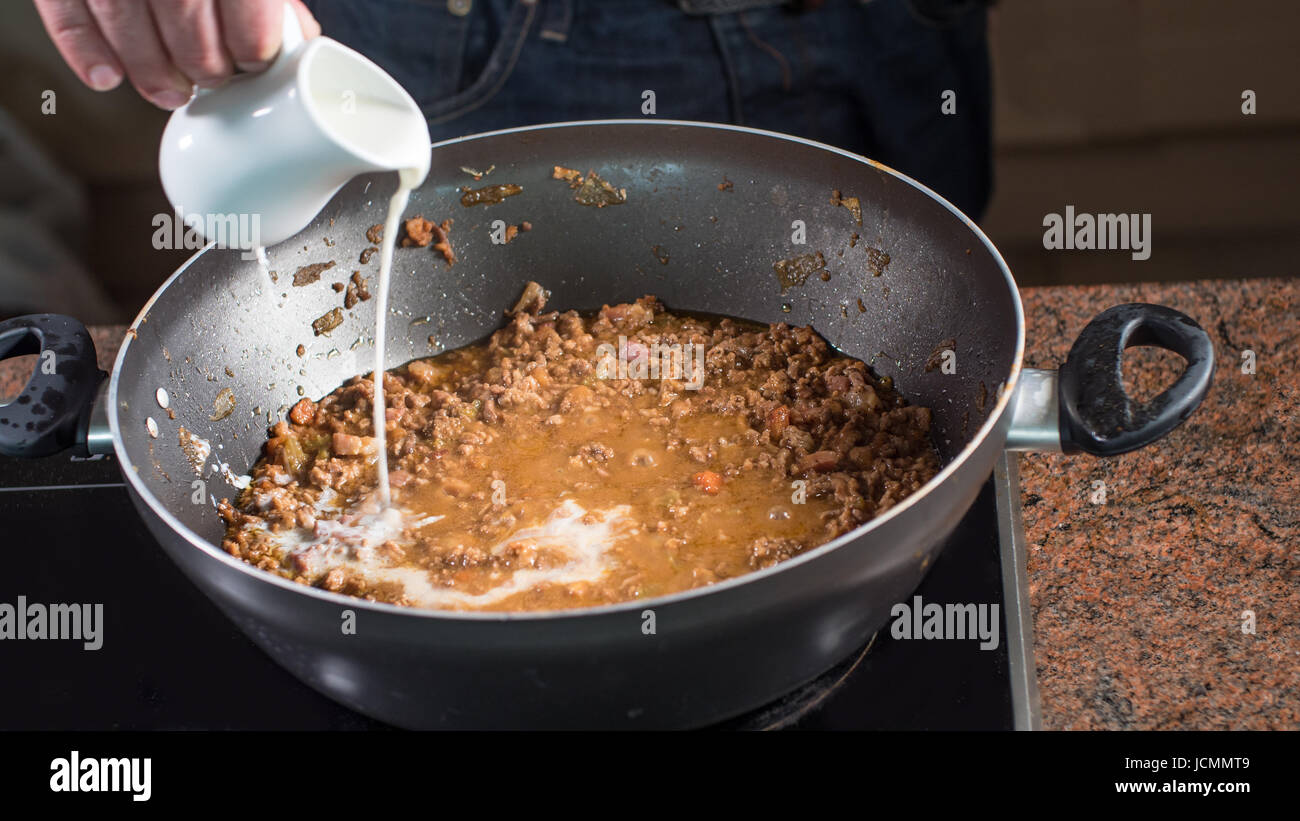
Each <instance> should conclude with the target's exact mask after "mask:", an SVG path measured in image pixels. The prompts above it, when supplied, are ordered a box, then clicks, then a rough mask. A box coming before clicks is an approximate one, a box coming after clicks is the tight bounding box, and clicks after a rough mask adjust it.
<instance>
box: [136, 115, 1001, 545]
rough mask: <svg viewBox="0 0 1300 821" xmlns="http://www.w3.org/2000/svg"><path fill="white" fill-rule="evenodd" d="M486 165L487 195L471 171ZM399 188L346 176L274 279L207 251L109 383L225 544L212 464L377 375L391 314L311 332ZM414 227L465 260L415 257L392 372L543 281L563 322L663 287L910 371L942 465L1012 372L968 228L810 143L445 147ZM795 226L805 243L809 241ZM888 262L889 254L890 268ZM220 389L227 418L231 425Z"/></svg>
mask: <svg viewBox="0 0 1300 821" xmlns="http://www.w3.org/2000/svg"><path fill="white" fill-rule="evenodd" d="M555 165H561V166H566V167H570V168H575V169H578V170H580V171H582V172H584V173H585V172H587V171H589V170H595V171H596V172H597V173H598V174H600V175H601V176H602V177H603V178H604V179H606V180H608V181H609V182H610V183H612V184H613V185H614V186H615V187H618V188H626V189H627V201H626V203H624V204H621V205H613V206H608V207H605V208H599V209H598V208H593V207H585V206H582V205H580V204H578V203H577V202H575V201H574V199H573V196H574V194H573V191H572V190H570V188H569V187H568V185H567V184H566V183H564V182H562V181H559V180H555V179H552V178H551V173H552V168H553V166H555ZM492 166H495V168H494V169H493V170H492V172H491V174H490V175H488V176H486V177H484V178H483V179H482V180H479V181H475V180H474V179H473V177H471V176H470V175H469V174H467V173H466V172H465V171H463V170H461V169H462V167H465V168H469V169H474V170H479V171H482V170H484V169H487V168H489V167H492ZM493 183H516V184H519V185H521V186H523V192H522V193H521V194H519V195H517V196H514V197H511V198H509V199H506V200H505V201H504V202H502V203H500V204H497V205H490V206H483V205H478V206H474V207H472V208H465V207H463V206H462V205H461V204H460V201H459V198H460V190H459V189H460V188H462V187H463V186H471V187H481V186H483V185H488V184H493ZM395 186H396V179H395V175H377V176H369V177H363V178H358V179H356V180H354V181H353V182H351V183H350V184H348V185H347V186H346V187H345V188H344V189H343V190H342V191H340V192H339V194H338V195H337V196H336V197H335V198H334V200H333V201H332V202H331V203H330V204H329V205H328V206H327V207H326V208H325V210H324V211H323V212H322V213H321V214H320V215H319V217H318V218H317V219H316V221H315V222H313V223H312V225H311V226H309V227H308V228H307V229H306V230H305V231H304V232H303V233H302V234H300V235H299V236H298V237H297V238H295V239H293V240H290V241H288V242H286V243H283V244H282V245H280V246H277V247H274V248H271V249H270V250H269V259H270V266H269V267H270V269H271V270H272V271H274V272H276V277H277V281H276V282H275V283H271V282H270V281H269V280H268V278H267V277H266V275H265V274H264V273H263V272H262V271H261V270H260V268H259V266H258V264H257V263H256V262H255V261H252V260H245V259H243V258H241V256H240V254H239V253H238V252H233V251H215V250H210V251H206V252H204V253H201V254H199V255H197V256H196V257H195V258H194V259H193V260H191V261H190V263H189V264H187V265H186V266H185V267H184V268H183V269H182V270H181V271H180V272H178V273H177V275H176V276H174V277H173V278H172V279H171V280H170V281H169V283H168V284H167V285H166V286H165V287H164V288H163V289H162V290H161V291H160V292H159V293H158V294H157V295H156V296H155V298H154V300H153V301H152V302H151V303H150V304H149V305H148V306H147V307H146V309H145V311H144V312H143V313H142V318H141V320H139V321H137V323H136V324H135V326H134V328H133V332H132V333H133V334H134V336H133V337H132V338H129V339H128V340H127V344H126V345H125V346H124V349H123V353H122V355H121V358H120V360H119V368H118V371H119V372H118V374H117V377H116V378H117V391H116V397H117V400H118V402H117V407H116V412H117V413H118V415H119V423H120V427H121V431H122V438H123V446H124V447H125V449H126V453H127V455H128V457H129V460H130V462H131V464H132V466H133V468H134V469H135V470H136V471H137V472H138V476H139V477H140V478H141V479H143V481H144V483H145V484H146V486H147V487H148V489H149V490H150V491H151V492H152V493H153V495H154V496H155V497H157V499H158V500H159V502H160V503H161V504H162V505H163V506H164V507H165V508H167V509H168V510H170V511H171V513H172V514H173V515H175V516H176V517H177V518H178V519H179V520H180V521H181V522H183V523H184V524H185V525H187V526H188V527H190V528H191V529H193V530H194V531H195V532H197V533H198V534H199V535H201V536H203V537H204V538H206V539H208V540H210V541H212V542H213V543H219V542H220V538H221V534H222V523H221V521H220V519H219V517H218V516H217V515H216V512H215V510H214V504H213V501H212V500H213V498H221V497H225V496H231V497H233V496H234V495H235V494H236V492H237V491H236V490H235V489H234V488H233V487H231V486H229V484H228V483H227V481H226V480H225V479H224V478H223V477H222V474H221V473H220V472H216V473H214V472H213V470H214V469H213V467H212V466H213V465H214V464H218V463H225V464H227V465H228V466H229V470H230V472H231V474H233V475H238V474H242V473H245V472H246V471H247V470H248V468H249V467H250V466H251V465H252V463H253V462H254V461H255V460H256V459H257V457H258V455H259V452H260V448H261V444H262V442H263V441H264V439H265V430H266V428H267V426H268V425H269V424H271V423H273V422H274V421H277V420H278V419H281V418H283V417H284V414H285V412H286V411H287V409H288V408H289V407H290V406H291V405H292V404H293V403H294V402H296V401H297V400H298V399H299V397H300V396H308V397H311V398H314V399H315V398H319V397H321V396H323V395H325V394H327V393H329V392H331V391H333V390H334V389H335V388H336V387H338V385H339V384H340V383H341V382H343V381H344V380H345V379H347V378H348V377H351V376H353V375H355V374H358V373H364V372H369V371H370V370H371V369H372V365H373V362H372V356H373V348H372V345H373V339H372V338H371V334H372V328H373V322H374V316H375V313H374V312H375V309H376V300H374V299H372V300H369V301H366V302H360V303H358V304H357V305H356V307H355V308H354V309H352V310H351V311H345V312H344V317H345V319H344V321H343V323H342V324H341V325H340V326H339V327H337V328H336V329H335V330H333V331H332V332H330V333H329V335H323V336H316V335H314V333H313V330H312V321H313V320H315V319H316V318H318V317H320V316H322V315H323V314H325V313H326V312H328V311H329V310H331V309H333V308H335V307H341V306H342V303H343V295H342V294H341V293H338V292H336V291H334V290H333V289H332V288H331V283H334V282H345V281H346V280H347V279H348V277H349V276H350V275H351V274H352V272H353V271H356V270H359V271H361V273H362V276H365V277H369V278H371V285H372V287H373V285H374V284H375V282H374V277H375V276H376V275H377V272H378V268H379V255H378V254H377V253H376V254H374V255H373V257H372V258H371V259H370V261H369V263H368V264H366V265H362V264H360V262H359V257H360V254H361V252H362V250H363V249H365V248H367V247H369V246H370V243H369V242H368V241H367V240H366V237H365V232H366V229H367V228H368V227H370V226H371V225H373V224H375V223H379V222H382V221H383V216H384V211H385V208H386V206H387V202H388V198H389V195H390V194H391V193H392V191H393V190H394V188H395ZM834 190H839V191H840V192H842V195H843V196H844V197H857V198H858V199H859V201H860V203H861V209H862V224H861V225H860V226H859V225H858V224H857V223H856V221H855V219H854V216H853V214H852V212H851V211H850V209H849V208H846V207H844V206H843V205H836V204H834V202H833V201H832V191H834ZM417 214H422V215H423V216H425V217H427V218H429V219H431V220H435V221H441V220H443V219H447V218H451V219H453V220H454V225H453V226H452V231H451V238H452V244H453V246H454V248H455V250H456V256H457V262H456V264H455V266H454V267H450V268H449V267H448V266H447V264H446V263H445V262H444V261H443V259H442V258H441V256H440V255H439V254H438V253H436V252H434V251H433V250H432V249H430V248H407V249H398V251H397V257H396V260H395V265H394V281H393V284H392V305H391V310H392V314H391V317H390V319H389V331H390V332H389V340H388V354H387V356H388V363H387V366H388V367H393V366H395V365H398V364H400V363H402V362H405V361H408V360H410V359H414V358H418V357H423V356H429V355H432V354H434V353H437V352H439V351H441V350H446V349H448V348H453V347H457V346H460V345H463V344H466V343H468V342H472V341H475V340H478V339H481V338H483V337H484V336H486V335H487V334H489V333H490V332H491V331H493V330H495V329H496V328H497V327H499V326H500V324H501V321H502V311H503V310H504V309H506V308H508V307H510V306H511V305H512V304H513V302H514V300H515V299H516V298H517V297H518V295H519V293H520V291H521V289H522V287H523V285H524V283H525V282H527V281H528V280H530V279H533V280H537V281H538V282H540V283H542V284H543V285H544V286H545V287H547V288H548V289H550V290H551V292H552V297H551V300H550V302H549V305H550V306H551V307H553V308H560V309H568V308H576V309H595V308H599V307H600V306H601V305H602V304H605V303H614V302H618V301H623V300H631V299H635V298H637V297H639V296H642V295H644V294H647V293H652V294H655V295H657V296H659V297H660V298H661V299H663V300H664V301H665V302H666V303H667V304H668V305H669V306H670V307H673V308H679V309H683V310H690V311H702V312H709V313H717V314H730V315H734V316H741V317H745V318H748V319H752V320H757V321H761V322H788V323H791V324H811V325H812V326H813V327H814V328H815V329H816V330H817V331H819V332H820V333H821V334H823V335H824V336H825V337H826V338H827V339H828V340H830V341H831V342H832V343H833V344H834V345H836V346H837V347H838V348H840V349H841V350H843V351H844V352H845V353H848V354H851V355H853V356H857V357H860V358H862V359H864V360H866V361H868V362H870V363H871V364H872V366H873V367H874V368H875V370H876V371H877V372H878V373H880V374H882V375H887V376H890V377H893V378H894V380H895V383H896V384H897V386H898V387H899V388H900V390H901V391H902V392H903V393H904V395H905V396H907V397H908V399H909V400H911V401H913V402H917V403H921V404H926V405H929V406H930V407H932V408H933V409H934V411H935V417H934V438H935V441H936V444H937V446H938V448H939V450H940V452H941V455H942V457H943V458H944V460H945V462H946V461H948V460H950V459H952V458H953V457H954V456H955V455H956V454H957V453H958V452H959V451H960V450H961V448H962V447H963V446H964V445H965V444H966V443H967V442H968V441H969V440H970V439H971V438H972V437H973V436H974V435H975V434H976V433H977V431H978V430H979V428H980V426H981V425H982V424H983V423H984V421H985V419H986V417H987V414H988V413H990V412H991V411H992V410H993V408H994V407H995V404H996V396H997V391H998V388H999V385H1001V384H1002V383H1003V382H1004V381H1005V380H1006V379H1007V378H1008V376H1009V374H1010V372H1011V368H1012V365H1013V361H1014V358H1015V352H1016V342H1017V333H1018V317H1019V311H1018V307H1017V306H1018V303H1017V300H1016V297H1015V293H1014V287H1013V286H1012V285H1011V284H1010V283H1009V282H1008V280H1007V278H1006V276H1005V274H1004V273H1003V269H1002V268H1001V266H1000V264H999V261H998V259H997V257H996V255H995V253H994V252H993V251H992V250H991V249H990V248H989V247H986V245H985V244H984V243H983V241H981V239H980V237H979V235H978V234H976V233H975V232H973V231H972V230H971V228H970V227H969V224H968V223H967V221H966V220H965V219H964V218H963V217H961V216H960V215H959V214H957V213H955V212H954V211H952V210H950V209H949V208H948V207H946V206H945V205H944V204H943V203H942V202H940V201H938V200H936V199H933V198H932V197H930V196H929V195H927V194H926V193H925V192H923V191H922V190H920V189H919V188H916V187H914V186H913V185H912V184H910V183H909V182H907V181H906V180H904V179H901V178H898V177H896V176H894V175H892V174H890V173H889V172H887V171H885V170H883V169H881V168H879V167H875V166H873V165H870V164H866V163H863V162H862V161H861V160H859V159H856V158H853V157H852V156H850V155H845V154H842V153H839V152H836V151H834V150H829V149H826V148H825V147H819V146H815V145H813V144H810V143H804V142H801V141H796V140H791V139H785V138H779V137H776V136H772V135H767V134H763V133H759V132H751V131H746V130H743V129H734V128H724V127H715V126H703V125H691V124H670V123H662V122H621V123H601V124H572V125H565V126H552V127H544V128H536V129H524V130H517V131H511V132H501V133H498V134H493V135H485V136H480V137H475V138H466V139H464V140H461V141H456V142H451V143H448V144H443V145H440V146H438V147H436V148H435V150H434V155H433V170H432V171H431V172H430V174H429V178H428V181H427V182H426V183H425V185H424V186H423V187H422V188H421V189H420V190H419V191H417V192H415V194H414V195H413V196H412V199H411V205H410V207H409V209H408V211H407V216H413V215H417ZM496 220H502V221H503V222H504V223H505V224H507V225H517V224H519V223H522V222H524V221H528V222H530V223H531V224H532V226H533V228H532V230H531V231H529V232H526V233H523V234H521V235H519V236H518V237H517V238H516V239H515V240H514V241H513V242H511V243H509V244H507V245H498V244H494V243H493V242H492V239H491V236H490V234H491V231H492V227H493V223H494V221H496ZM799 221H801V222H802V225H803V230H804V232H805V233H806V243H804V244H795V243H793V242H792V235H794V234H795V233H796V232H797V231H798V230H799V225H798V222H799ZM855 234H856V235H857V239H856V240H853V236H854V235H855ZM872 249H874V250H875V251H876V252H879V253H878V254H875V253H873V252H872ZM817 252H820V253H821V254H822V255H823V257H824V259H825V262H826V266H825V273H826V274H828V275H829V280H826V281H823V280H822V279H821V277H820V276H819V275H817V274H814V275H813V276H811V277H809V278H808V280H807V281H806V282H805V283H804V284H803V285H801V286H795V287H790V288H788V289H785V290H784V291H783V288H782V284H781V282H780V281H779V279H778V277H777V275H776V273H775V271H774V269H773V263H774V262H776V261H778V260H782V259H786V258H790V257H794V256H799V255H803V254H813V253H817ZM879 254H888V257H889V261H888V263H887V264H882V263H883V257H882V256H879ZM326 262H333V263H335V265H334V267H333V268H330V269H328V270H326V271H324V272H323V274H322V276H321V278H320V280H319V281H317V282H315V283H313V284H310V285H306V286H303V287H294V286H293V284H292V281H293V276H294V273H295V271H297V270H298V269H299V268H300V267H302V266H307V265H311V264H315V263H326ZM873 265H874V268H875V270H874V271H873ZM876 271H878V272H879V275H875V273H876ZM431 338H432V340H433V341H432V342H431V341H430V340H431ZM950 343H955V344H952V345H951V347H952V348H953V349H954V351H955V356H956V371H955V373H944V372H943V369H942V368H934V367H932V368H931V369H929V370H927V362H928V361H931V358H932V355H933V354H934V353H935V351H936V349H941V348H945V347H949V344H950ZM300 344H301V345H302V346H303V347H304V348H305V354H304V356H302V357H299V356H298V355H297V354H296V349H297V347H298V346H299V345H300ZM932 364H933V363H932ZM159 388H162V389H164V390H165V391H166V392H167V394H168V406H169V409H170V413H169V411H168V410H167V409H163V408H162V407H161V406H160V404H159V402H158V397H157V392H158V389H159ZM227 389H228V390H229V391H230V392H231V393H233V396H234V399H235V407H234V410H233V412H231V413H230V414H229V415H227V416H225V417H224V418H220V419H214V418H213V417H214V416H217V415H219V414H217V413H215V412H214V405H215V403H216V402H217V399H218V396H219V395H220V394H222V392H223V391H225V390H227ZM173 416H174V418H172V417H173ZM150 418H151V419H153V420H154V424H155V425H156V426H157V428H158V436H157V437H156V438H155V437H153V436H151V435H150V434H149V432H148V425H147V420H148V419H150ZM182 426H183V427H184V428H185V429H186V430H187V431H189V432H191V433H192V434H194V435H197V436H198V437H200V438H202V439H203V440H205V441H206V442H208V443H210V444H211V447H212V457H211V458H209V459H208V460H207V466H205V467H204V468H203V472H202V476H199V475H197V474H196V471H195V469H194V468H193V466H192V465H191V463H190V458H189V457H190V455H192V449H190V450H191V453H190V454H187V452H186V451H185V450H184V449H182V448H181V447H180V446H179V441H178V437H179V429H180V428H181V427H182ZM196 480H198V481H202V482H203V483H204V485H203V487H202V488H200V487H199V486H197V485H195V484H194V482H195V481H196ZM200 489H201V490H203V492H202V493H198V492H197V491H198V490H200Z"/></svg>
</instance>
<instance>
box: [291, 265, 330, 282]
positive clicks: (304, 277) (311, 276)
mask: <svg viewBox="0 0 1300 821" xmlns="http://www.w3.org/2000/svg"><path fill="white" fill-rule="evenodd" d="M333 267H334V263H333V262H332V261H331V262H317V263H313V264H311V265H304V266H302V267H301V268H299V269H298V270H297V271H294V272H293V285H294V287H295V288H301V287H302V286H304V285H310V284H312V283H313V282H315V281H316V280H318V279H320V275H321V274H322V273H323V272H325V271H328V270H329V269H331V268H333Z"/></svg>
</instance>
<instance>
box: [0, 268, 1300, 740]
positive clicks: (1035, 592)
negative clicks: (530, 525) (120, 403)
mask: <svg viewBox="0 0 1300 821" xmlns="http://www.w3.org/2000/svg"><path fill="white" fill-rule="evenodd" d="M1023 295H1024V300H1025V315H1026V319H1027V322H1028V328H1027V330H1026V334H1027V336H1026V339H1027V344H1026V356H1025V365H1026V366H1027V367H1037V368H1055V367H1057V366H1059V365H1060V364H1061V362H1063V361H1064V359H1065V355H1066V353H1067V352H1068V351H1069V348H1070V345H1071V343H1072V342H1073V341H1074V338H1075V336H1076V335H1077V334H1078V332H1079V331H1080V330H1081V329H1082V328H1083V326H1084V325H1085V324H1087V322H1088V320H1089V319H1091V318H1092V317H1093V316H1095V315H1096V314H1098V313H1100V312H1101V311H1102V310H1104V309H1106V308H1108V307H1110V306H1111V305H1116V304H1119V303H1122V302H1154V303H1159V304H1162V305H1168V306H1169V307H1172V308H1176V309H1178V310H1180V311H1183V312H1185V313H1187V314H1189V315H1191V316H1192V317H1194V318H1196V319H1197V320H1198V321H1199V322H1200V323H1201V324H1202V325H1203V326H1204V327H1205V328H1206V329H1207V330H1208V331H1209V332H1210V336H1211V337H1212V338H1213V340H1214V347H1215V351H1216V354H1217V364H1218V371H1217V373H1216V375H1215V381H1214V386H1213V387H1212V388H1211V390H1210V394H1209V396H1208V397H1207V398H1206V400H1205V403H1204V405H1202V407H1201V408H1200V409H1199V410H1198V411H1197V412H1196V413H1195V414H1193V415H1192V417H1191V418H1190V419H1189V420H1188V421H1187V422H1186V423H1184V424H1183V425H1182V426H1181V427H1180V428H1178V429H1177V430H1175V431H1174V432H1173V433H1171V434H1170V435H1169V436H1168V437H1166V438H1165V439H1163V440H1161V441H1159V442H1156V443H1154V444H1152V445H1150V446H1148V447H1146V448H1144V449H1142V450H1139V451H1135V452H1133V453H1129V454H1125V455H1123V456H1118V457H1115V458H1111V459H1098V458H1094V457H1091V456H1086V455H1078V456H1069V457H1066V456H1062V455H1046V454H1025V455H1023V456H1021V458H1020V479H1021V503H1022V506H1023V511H1024V524H1025V535H1026V540H1027V542H1028V545H1029V560H1028V574H1029V587H1030V591H1029V592H1030V601H1031V603H1032V605H1033V613H1034V651H1035V656H1036V659H1037V664H1038V687H1039V691H1040V694H1041V698H1042V715H1043V726H1044V727H1045V728H1047V729H1174V728H1183V729H1211V728H1216V729H1218V728H1224V729H1226V728H1232V729H1283V728H1285V729H1297V728H1300V555H1297V547H1300V502H1297V499H1300V478H1297V470H1296V467H1295V465H1294V464H1292V462H1291V460H1290V459H1289V458H1288V457H1290V456H1292V455H1293V454H1296V455H1300V447H1298V445H1300V280H1295V279H1291V280H1277V279H1260V280H1214V281H1206V282H1196V283H1180V284H1142V285H1101V286H1089V287H1073V286H1070V287H1052V288H1028V289H1025V290H1024V292H1023ZM123 332H124V329H123V328H96V329H94V330H93V332H92V333H93V335H94V337H95V344H96V346H97V347H98V348H99V352H100V364H101V367H103V368H105V369H106V370H107V369H108V368H109V367H110V366H111V364H112V360H113V356H114V355H115V354H116V351H117V347H118V344H119V343H120V341H121V338H122V333H123ZM1247 350H1249V351H1253V352H1254V360H1255V372H1254V373H1244V372H1243V367H1242V365H1243V361H1244V360H1243V352H1245V351H1247ZM1125 365H1126V367H1125V379H1126V384H1127V385H1128V386H1129V387H1130V390H1131V391H1133V392H1134V393H1135V394H1136V395H1138V396H1152V395H1154V394H1156V393H1158V392H1159V391H1161V390H1163V389H1164V387H1165V386H1167V385H1168V384H1170V383H1171V382H1172V381H1173V380H1174V379H1175V378H1176V376H1177V374H1178V372H1179V370H1180V366H1181V360H1179V359H1178V358H1177V357H1174V356H1172V355H1158V354H1156V353H1155V352H1153V351H1152V350H1151V349H1134V350H1133V351H1131V352H1130V355H1129V356H1127V357H1126V358H1125ZM27 367H29V368H30V364H29V365H28V366H27ZM25 376H26V374H25V373H23V372H21V371H19V370H18V369H17V368H14V367H8V368H5V367H2V366H0V396H11V395H14V394H16V393H17V392H18V390H19V389H20V388H21V386H22V382H23V381H24V379H25ZM1102 491H1104V495H1103V493H1102ZM1246 611H1251V612H1252V613H1253V614H1254V628H1253V629H1254V632H1246V631H1244V630H1243V625H1245V624H1246V623H1247V622H1246V619H1245V617H1244V616H1243V614H1244V613H1245V612H1246Z"/></svg>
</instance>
